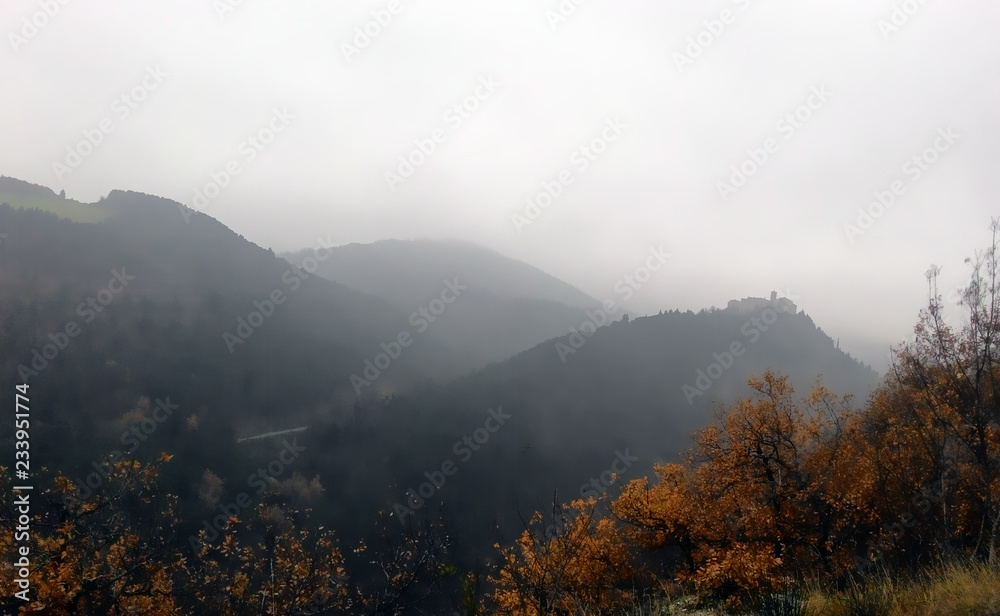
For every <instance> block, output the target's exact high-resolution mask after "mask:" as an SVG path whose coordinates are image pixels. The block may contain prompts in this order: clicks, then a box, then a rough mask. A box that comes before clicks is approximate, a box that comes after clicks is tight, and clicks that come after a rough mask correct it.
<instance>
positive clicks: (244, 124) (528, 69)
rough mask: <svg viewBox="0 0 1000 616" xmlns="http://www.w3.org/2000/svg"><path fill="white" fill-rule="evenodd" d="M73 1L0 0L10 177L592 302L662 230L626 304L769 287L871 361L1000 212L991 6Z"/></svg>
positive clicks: (4, 155)
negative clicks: (500, 264)
mask: <svg viewBox="0 0 1000 616" xmlns="http://www.w3.org/2000/svg"><path fill="white" fill-rule="evenodd" d="M62 1H63V2H65V5H62V4H60V3H59V2H58V0H44V1H42V2H39V1H38V0H7V1H6V2H5V3H4V8H3V12H2V15H0V33H3V34H4V35H5V40H6V47H5V48H4V50H3V51H2V52H0V74H2V75H3V80H2V82H0V83H2V84H3V89H2V94H3V95H2V96H0V112H2V117H3V118H4V122H3V140H4V147H3V148H0V174H2V175H9V176H13V177H17V178H20V179H24V180H27V181H30V182H33V183H37V184H42V185H45V186H48V187H50V188H52V189H54V190H56V191H57V192H58V191H59V190H65V191H66V193H67V196H69V197H72V198H75V199H78V200H82V201H95V200H97V199H98V198H99V197H100V196H102V195H105V194H107V193H108V192H110V191H111V190H113V189H128V190H136V191H141V192H145V193H151V194H155V195H160V196H164V197H169V198H171V199H175V200H177V201H180V202H182V203H185V204H188V205H190V206H192V207H194V208H195V209H198V210H201V211H204V212H205V213H207V214H210V215H211V216H214V217H216V218H218V219H219V220H220V221H222V222H223V223H225V224H226V225H228V226H229V227H231V228H233V229H234V230H235V231H237V232H239V233H241V234H243V235H245V236H246V237H247V238H248V239H250V240H252V241H254V242H256V243H257V244H260V245H262V246H266V247H271V248H274V249H275V251H279V252H280V251H283V250H290V249H296V248H300V247H304V246H309V245H312V244H314V243H315V238H316V237H318V236H320V235H322V236H326V235H331V236H333V237H334V238H335V239H336V240H337V241H338V242H339V243H345V244H346V243H351V242H371V241H375V240H378V239H384V238H404V239H405V238H460V239H464V240H468V241H471V242H475V243H478V244H482V245H484V246H488V247H490V248H493V249H495V250H497V251H499V252H501V253H503V254H506V255H509V256H512V257H515V258H517V259H521V260H524V261H526V262H528V263H531V264H532V265H535V266H538V267H540V268H542V269H543V270H545V271H547V272H549V273H551V274H553V275H555V276H558V277H560V278H562V279H564V280H566V281H567V282H570V283H572V284H574V285H576V286H577V287H579V288H581V289H582V290H584V291H585V292H587V293H589V294H591V295H593V296H594V297H595V298H597V299H605V298H608V297H612V298H615V297H617V296H616V294H615V293H614V291H613V288H614V284H615V282H616V281H617V280H618V279H620V278H622V277H624V276H625V275H626V274H629V273H630V272H632V271H634V270H635V269H636V268H637V267H639V266H641V265H642V264H643V262H644V261H645V259H646V255H647V254H648V252H649V249H650V248H651V247H653V248H659V247H661V246H662V247H663V248H664V249H665V250H666V251H667V252H669V253H670V255H671V257H670V259H669V261H668V264H667V266H666V267H665V268H663V269H661V270H660V271H659V272H657V273H656V274H655V275H654V276H653V277H652V279H651V280H649V282H647V283H646V284H645V285H644V286H643V287H642V289H641V290H640V291H639V293H638V294H637V295H636V297H634V298H633V299H632V300H631V301H630V302H629V304H628V306H627V307H628V308H629V309H630V310H633V311H635V312H638V313H640V314H642V313H647V312H648V313H653V312H657V311H659V310H660V309H671V308H675V307H680V308H681V309H689V308H690V309H693V310H697V309H699V308H701V307H707V306H710V305H717V306H724V305H725V304H726V302H727V301H728V300H729V299H730V298H734V297H743V296H750V295H753V296H765V295H767V294H768V293H769V292H770V290H772V289H776V290H778V291H779V293H782V294H788V295H793V296H795V297H794V299H795V301H796V302H797V303H798V304H799V306H800V307H801V308H803V309H805V310H806V311H807V312H808V313H809V314H810V315H811V316H812V317H813V318H814V320H815V321H816V322H817V324H818V325H819V326H820V327H822V328H823V329H824V330H825V331H826V332H827V333H829V334H830V335H831V336H833V337H835V338H837V337H839V338H840V339H841V346H842V347H845V348H847V350H854V351H855V353H854V354H855V355H861V356H862V358H864V359H866V360H868V361H875V357H876V355H877V354H878V353H877V351H873V350H871V347H870V346H869V345H870V344H871V343H888V342H893V341H896V340H899V339H901V338H904V337H906V336H907V335H908V334H909V333H910V332H911V330H912V326H913V324H914V322H915V320H916V317H917V312H918V310H919V309H920V308H921V307H922V306H923V305H924V304H925V303H926V280H925V278H924V272H925V271H926V270H927V268H928V266H929V265H930V264H931V263H935V264H937V265H939V266H942V267H943V270H942V273H941V288H942V292H943V293H945V294H947V293H948V292H949V291H950V290H951V289H953V288H954V287H956V286H957V285H958V284H959V283H960V282H963V281H965V280H966V279H967V274H968V266H966V265H965V264H964V263H963V260H964V259H965V258H966V257H968V256H971V255H972V253H973V250H974V249H977V248H981V247H984V246H985V245H986V244H987V242H988V241H989V232H988V229H987V227H988V225H989V221H990V217H991V215H997V214H998V213H1000V208H998V207H997V200H996V194H997V190H998V189H1000V173H998V172H997V168H998V164H1000V156H998V152H1000V149H998V147H997V143H1000V141H998V137H1000V135H998V122H1000V115H998V113H997V111H998V110H1000V38H998V37H997V36H996V32H995V31H996V27H997V25H998V24H1000V5H997V4H995V3H988V2H983V1H971V0H958V1H954V2H947V3H946V2H941V1H939V2H924V3H922V4H918V3H917V2H916V1H915V0H911V1H908V2H902V1H899V0H897V1H895V2H894V1H892V0H874V1H873V0H842V1H840V2H828V1H827V2H819V1H802V0H800V1H798V2H793V1H791V0H759V1H758V0H749V1H748V0H738V1H733V0H721V1H715V2H704V1H697V2H696V1H694V0H690V1H686V2H653V1H652V0H644V1H640V0H614V1H611V0H578V1H579V2H580V4H579V6H577V4H575V3H574V2H572V1H571V0H563V2H561V3H560V2H559V1H558V0H541V1H538V0H535V1H532V0H505V1H504V2H491V3H485V2H470V1H469V0H464V1H461V2H460V1H458V0H436V1H432V0H410V1H407V0H401V1H399V2H396V1H393V2H390V1H389V0H371V1H363V2H362V1H341V2H322V3H321V2H304V1H301V0H281V1H277V0H242V2H239V1H238V0H228V1H227V0H219V1H217V2H212V1H210V0H169V1H167V0H146V1H142V2H135V1H130V2H126V1H124V0H118V1H111V0H88V1H87V2H83V1H82V0H62ZM47 4H51V5H52V6H51V7H49V9H48V10H49V12H50V13H54V14H52V15H51V16H49V15H45V12H44V8H43V7H44V6H46V5H47ZM54 7H57V9H56V8H54ZM393 11H394V12H393ZM560 11H561V12H560ZM32 21H33V22H34V24H32V23H31V22H32ZM379 21H381V22H383V23H381V24H380V23H379ZM366 30H367V32H368V34H364V32H365V31H366ZM689 37H690V39H689ZM456 105H459V108H458V109H456V108H455V106H456ZM788 114H791V116H790V117H789V115H788ZM796 116H797V117H796ZM102 121H103V124H102ZM272 130H273V131H275V132H271V131H272ZM95 131H96V132H95ZM105 131H106V132H105ZM84 133H88V134H89V135H90V136H91V140H92V141H99V143H98V144H97V145H96V146H94V147H92V148H88V147H87V146H86V145H84V146H83V147H81V146H80V145H79V142H80V141H81V140H83V139H85V134H84ZM942 135H947V138H945V137H944V136H942ZM253 136H256V137H257V140H256V141H255V142H254V143H251V142H250V141H248V139H249V138H250V137H253ZM272 137H273V139H272ZM435 138H437V140H438V142H437V143H435V142H434V140H435ZM595 140H596V142H595ZM262 141H269V143H267V144H264V143H262ZM420 143H422V144H423V147H424V149H425V150H428V151H429V150H430V148H431V144H433V152H432V153H430V154H429V155H426V156H423V155H422V154H414V153H413V152H414V150H417V151H418V152H419V150H418V149H417V148H418V147H419V145H418V144H420ZM584 147H586V148H587V150H586V151H584V150H581V148H584ZM73 150H75V154H76V155H79V158H78V159H77V158H75V157H74V153H73V152H72V151H73ZM768 150H770V151H768ZM765 156H766V160H764V157H765ZM915 156H916V157H918V158H917V160H916V161H912V160H911V159H913V157H915ZM400 157H404V158H405V157H412V159H413V160H414V161H416V162H417V163H418V164H416V165H414V168H413V169H412V173H409V169H407V168H405V167H402V168H401V164H400ZM421 158H423V160H421ZM753 158H757V160H758V162H754V161H753ZM760 161H763V162H760ZM908 161H910V162H909V164H908ZM227 165H228V166H230V168H233V169H238V170H239V171H240V173H239V175H237V176H235V177H232V178H231V179H230V180H229V181H228V185H227V186H225V187H224V188H223V189H222V190H221V191H220V192H219V194H218V195H217V196H216V197H215V198H213V199H211V200H210V201H207V202H204V201H203V202H197V201H196V200H195V190H196V189H200V190H202V191H208V192H209V193H211V192H212V188H213V187H207V188H206V184H210V183H211V182H213V179H212V175H213V174H215V177H216V178H217V180H218V182H219V184H224V183H227V182H226V180H225V177H224V172H225V170H226V167H227ZM740 166H743V167H744V168H745V169H747V170H749V171H750V173H749V174H748V175H747V176H746V177H745V178H743V179H745V182H741V178H740V177H735V178H732V177H731V176H733V168H734V167H736V168H739V167H740ZM754 167H756V169H755V168H754ZM387 173H393V174H398V177H394V176H392V175H387ZM405 174H409V177H405V178H404V177H403V175H405ZM565 179H568V180H569V181H565V182H564V180H565ZM720 182H725V183H727V184H728V186H726V185H721V184H720ZM737 183H740V184H742V185H741V186H736V184H737ZM546 185H547V186H548V187H549V190H550V192H552V193H559V194H558V195H557V196H556V197H555V198H554V199H551V203H549V199H548V198H546V197H542V199H541V201H542V203H545V204H548V206H547V207H546V208H544V209H541V210H538V211H537V212H530V211H527V208H528V205H527V201H526V200H527V199H532V200H535V199H536V198H537V196H538V194H539V193H541V192H542V191H543V190H544V186H546ZM893 186H895V187H896V188H897V189H899V195H898V196H897V197H894V204H893V206H892V207H891V208H888V209H885V211H884V213H882V214H881V215H878V216H873V217H872V220H871V222H870V225H869V226H868V228H867V229H861V227H858V230H859V231H860V232H859V233H849V232H848V231H847V230H845V225H846V224H855V225H856V224H858V217H859V212H858V208H867V207H868V206H869V204H870V203H871V202H872V201H873V200H874V198H875V197H874V193H875V192H881V193H885V194H883V198H884V199H888V198H889V196H891V191H892V188H893ZM886 191H889V193H886ZM872 211H873V212H874V213H876V214H877V213H878V209H877V208H874V209H872ZM529 214H531V215H535V214H537V215H536V216H535V217H534V218H533V219H531V218H530V216H529ZM515 215H520V216H523V217H524V219H523V220H521V222H520V224H518V223H517V221H516V219H515ZM525 220H527V221H528V222H527V223H525V222H524V221H525ZM849 235H850V237H849Z"/></svg>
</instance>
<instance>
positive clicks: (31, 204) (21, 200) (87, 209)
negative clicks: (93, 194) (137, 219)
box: [0, 191, 111, 223]
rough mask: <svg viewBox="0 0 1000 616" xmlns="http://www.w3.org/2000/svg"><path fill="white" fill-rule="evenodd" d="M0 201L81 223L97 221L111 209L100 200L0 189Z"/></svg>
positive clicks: (109, 213)
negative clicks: (84, 199)
mask: <svg viewBox="0 0 1000 616" xmlns="http://www.w3.org/2000/svg"><path fill="white" fill-rule="evenodd" d="M0 203H9V204H10V206H11V207H12V208H14V209H21V208H23V209H27V210H30V209H35V210H42V211H45V212H52V213H53V214H55V215H56V216H59V217H60V218H68V219H70V220H72V221H74V222H82V223H98V222H101V221H102V220H104V219H105V218H107V217H108V216H110V215H111V211H110V210H109V209H108V208H106V207H104V205H103V204H101V203H100V202H98V203H81V202H79V201H74V200H73V199H66V198H64V197H60V196H58V195H55V194H51V195H44V194H42V195H21V194H17V193H14V192H9V191H0Z"/></svg>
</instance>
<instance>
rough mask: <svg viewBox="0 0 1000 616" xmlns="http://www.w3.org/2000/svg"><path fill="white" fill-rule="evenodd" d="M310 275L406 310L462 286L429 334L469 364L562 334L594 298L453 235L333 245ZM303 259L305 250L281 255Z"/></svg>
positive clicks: (480, 363) (594, 303) (297, 261)
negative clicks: (448, 288) (455, 285)
mask: <svg viewBox="0 0 1000 616" xmlns="http://www.w3.org/2000/svg"><path fill="white" fill-rule="evenodd" d="M331 252H332V256H331V258H330V259H328V260H327V261H325V262H323V263H321V264H319V267H318V269H317V270H316V274H317V275H319V276H322V277H324V278H326V279H327V280H331V281H333V282H337V283H340V284H343V285H345V286H347V287H350V288H352V289H354V290H356V291H360V292H361V293H365V294H368V295H372V296H375V297H380V298H382V299H385V300H387V301H388V302H390V303H391V304H392V305H394V306H395V307H396V308H398V309H400V310H403V311H406V312H411V311H414V310H418V309H419V307H422V306H427V305H428V304H429V302H431V301H433V300H434V299H435V298H436V297H437V296H439V295H440V294H441V293H442V290H443V289H444V287H445V281H452V283H454V282H458V283H459V284H460V285H462V286H464V287H467V289H464V290H463V291H462V293H461V296H460V297H459V298H458V299H457V301H455V302H454V303H452V304H450V305H448V306H446V307H445V309H444V311H443V312H442V314H441V315H440V320H439V321H435V323H434V330H435V333H436V334H437V335H438V336H440V338H441V340H442V341H444V342H445V343H446V344H447V345H449V347H450V348H451V349H452V350H453V351H454V352H455V353H456V354H457V355H459V356H462V357H465V358H467V359H468V361H469V362H470V364H469V367H470V368H480V367H483V366H485V365H486V364H488V363H490V362H493V361H498V360H502V359H506V358H508V357H511V356H513V355H515V354H517V353H519V352H521V351H524V350H526V349H529V348H531V347H532V346H534V345H536V344H538V343H539V342H541V341H543V340H547V339H549V338H552V337H555V336H560V335H563V334H565V333H567V332H569V331H570V328H571V327H574V326H578V325H579V324H580V323H581V322H582V321H583V320H585V319H586V318H587V317H586V314H585V310H586V309H594V308H598V307H600V302H598V301H597V300H595V299H594V298H592V297H590V296H588V295H587V294H585V293H583V292H582V291H580V290H578V289H576V288H575V287H573V286H571V285H569V284H567V283H565V282H563V281H561V280H559V279H557V278H555V277H553V276H550V275H548V274H546V273H545V272H543V271H541V270H539V269H537V268H535V267H532V266H530V265H528V264H526V263H522V262H520V261H517V260H515V259H511V258H509V257H505V256H503V255H501V254H499V253H497V252H494V251H492V250H489V249H486V248H482V247H480V246H476V245H474V244H469V243H465V242H458V241H433V240H412V241H405V240H383V241H379V242H374V243H372V244H348V245H346V246H340V247H337V248H334V249H333V250H332V251H331ZM283 256H285V258H287V259H288V260H289V261H290V262H291V263H295V264H302V263H303V260H304V259H307V258H309V256H310V253H309V251H302V252H298V253H289V254H285V255H283Z"/></svg>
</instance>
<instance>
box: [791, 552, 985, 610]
mask: <svg viewBox="0 0 1000 616" xmlns="http://www.w3.org/2000/svg"><path fill="white" fill-rule="evenodd" d="M809 614H810V615H812V616H876V615H881V616H1000V568H990V567H988V566H987V565H984V564H982V563H964V564H951V565H944V566H942V567H940V568H939V569H937V570H935V571H932V572H930V573H929V574H928V575H927V576H926V577H925V579H923V580H920V581H915V582H910V583H905V584H904V583H897V582H894V581H892V580H889V579H885V578H883V579H879V580H876V581H873V582H872V583H871V584H869V585H868V586H864V587H857V588H853V589H848V590H847V591H844V592H840V593H836V594H833V595H830V594H827V593H822V592H818V591H815V592H812V593H810V596H809Z"/></svg>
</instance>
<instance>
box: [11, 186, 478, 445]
mask: <svg viewBox="0 0 1000 616" xmlns="http://www.w3.org/2000/svg"><path fill="white" fill-rule="evenodd" d="M0 195H3V205H2V207H0V229H2V230H3V232H4V233H5V234H6V237H4V238H2V243H0V281H2V282H3V286H2V287H0V326H2V328H3V332H4V336H3V355H2V358H0V362H2V368H3V375H4V380H5V383H7V384H9V383H11V382H13V380H15V379H20V380H31V381H32V382H36V381H38V382H40V383H41V385H42V386H41V387H40V390H41V391H48V392H50V395H53V396H57V398H53V399H52V400H51V402H52V403H53V404H56V405H57V409H59V410H55V411H54V413H53V415H54V416H59V419H60V420H61V421H68V422H71V423H72V422H74V421H79V420H80V418H81V417H82V416H88V415H89V414H90V413H91V412H93V413H94V414H95V415H96V416H103V417H113V416H114V415H115V413H118V412H120V411H121V410H122V408H123V405H125V404H126V403H127V401H129V400H130V399H135V398H137V397H139V396H142V395H152V394H155V395H164V396H166V395H171V396H173V397H174V398H175V399H180V398H184V399H187V400H189V401H190V402H189V403H190V404H192V405H196V406H197V407H199V408H204V409H206V410H205V411H203V414H206V413H207V414H211V415H213V416H215V417H217V418H225V420H226V421H227V422H235V423H236V424H237V425H239V426H240V427H239V429H240V430H244V429H245V430H263V429H268V428H280V427H290V426H289V424H296V423H297V422H300V421H304V420H305V419H307V418H311V417H313V416H315V414H316V413H317V412H319V411H326V412H334V409H336V408H338V407H348V408H349V407H350V405H351V404H352V403H353V400H354V398H355V396H356V389H355V386H354V384H353V383H352V379H351V377H352V375H361V374H363V373H364V370H365V368H366V361H372V358H375V357H377V356H378V354H379V353H381V352H382V345H383V344H387V343H391V342H392V341H394V340H396V339H397V338H398V337H399V335H400V332H404V331H411V330H412V329H413V328H412V326H411V325H410V323H409V322H408V314H407V313H404V312H402V311H400V310H398V309H397V308H395V307H394V306H393V305H391V304H390V303H389V302H387V301H385V300H382V299H379V298H376V297H372V296H370V295H365V294H363V293H360V292H358V291H355V290H353V289H350V288H348V287H346V286H343V285H340V284H337V283H333V282H330V281H328V280H325V279H322V278H320V277H318V276H311V275H309V274H308V273H306V272H304V271H301V270H298V269H296V268H294V267H292V266H290V264H289V263H288V262H287V261H285V260H284V259H279V258H277V257H275V255H274V253H273V252H271V251H270V250H265V249H264V248H261V247H260V246H257V245H255V244H253V243H251V242H249V241H247V240H246V239H245V238H243V237H242V236H239V235H237V234H236V233H234V232H232V231H231V230H230V229H228V228H227V227H225V226H224V225H222V224H221V223H219V222H218V221H216V220H214V219H212V218H210V217H208V216H205V215H203V214H199V213H190V212H187V213H188V214H189V215H190V223H188V222H186V220H185V216H182V214H181V212H182V211H183V210H182V207H183V206H181V204H179V203H177V202H174V201H170V200H168V199H162V198H159V197H154V196H150V195H145V194H141V193H135V192H125V191H113V192H111V193H110V194H109V195H108V196H107V197H106V198H104V199H102V200H101V201H100V202H98V203H97V204H80V203H77V202H73V201H70V200H66V199H63V198H62V197H59V196H57V195H56V194H55V193H53V192H52V191H51V190H48V189H46V188H43V187H38V186H32V185H30V184H27V183H25V182H21V181H19V180H14V179H11V178H2V179H0ZM80 221H86V222H80ZM67 328H69V329H70V331H71V332H72V333H69V332H67ZM414 335H415V336H417V334H414ZM417 337H418V338H419V344H413V345H412V346H411V347H409V348H407V349H406V350H405V352H404V353H400V354H399V355H398V356H397V357H396V358H393V360H392V362H391V366H388V368H387V369H385V370H382V371H380V374H378V375H377V377H376V380H377V382H378V385H377V386H378V387H380V388H386V389H393V388H396V387H403V386H406V385H408V384H411V383H415V382H419V381H421V380H424V379H427V378H445V377H448V376H453V375H455V374H459V373H461V372H463V371H464V370H466V366H467V363H466V361H465V359H464V358H461V357H458V356H456V355H454V354H453V353H452V352H451V351H450V350H449V349H448V348H447V347H446V346H445V345H443V344H442V343H440V342H439V341H438V340H437V339H435V337H434V334H433V332H428V333H427V334H426V335H422V336H417ZM43 354H44V355H43ZM48 355H51V357H47V356H48ZM95 366H103V367H102V368H101V370H102V372H103V374H102V378H101V379H100V382H99V383H97V382H95V381H94V380H93V379H88V378H87V376H88V375H90V373H91V372H92V371H93V370H95ZM381 372H384V373H385V374H384V375H383V374H381ZM58 396H61V397H62V398H58ZM70 401H73V403H74V404H76V405H78V404H81V403H82V404H85V407H84V408H79V407H76V408H75V409H74V411H73V412H72V413H70V412H69V410H68V408H67V409H66V410H61V409H62V407H64V406H66V405H69V406H72V405H70V404H69V403H70ZM57 403H58V404H57Z"/></svg>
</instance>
